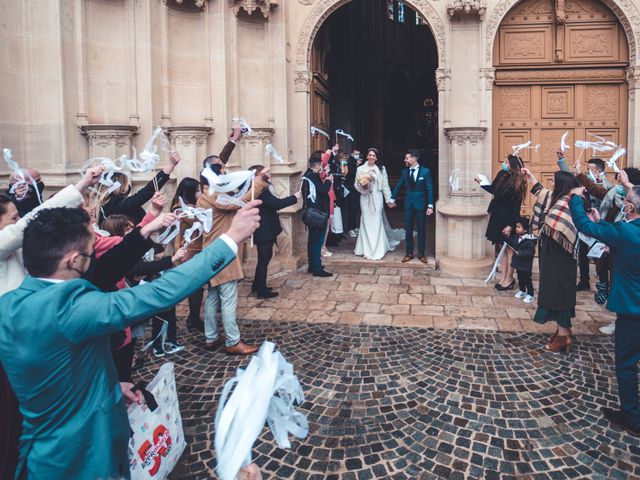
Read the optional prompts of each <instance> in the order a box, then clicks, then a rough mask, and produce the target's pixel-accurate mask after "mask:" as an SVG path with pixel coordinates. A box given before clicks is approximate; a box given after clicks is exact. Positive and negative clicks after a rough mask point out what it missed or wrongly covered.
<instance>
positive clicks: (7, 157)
mask: <svg viewBox="0 0 640 480" xmlns="http://www.w3.org/2000/svg"><path fill="white" fill-rule="evenodd" d="M2 154H3V155H4V161H5V162H7V165H8V167H9V170H11V171H12V172H13V174H14V175H15V176H16V178H17V179H18V180H17V181H16V183H14V184H13V185H11V189H10V190H9V193H12V194H15V193H16V190H17V188H18V187H20V186H21V185H27V186H28V185H29V183H30V184H31V185H33V190H34V191H35V193H36V197H37V198H38V203H42V198H40V192H39V191H38V184H37V182H36V180H35V178H33V177H32V176H31V175H29V174H25V172H24V170H22V169H21V168H20V165H18V163H17V162H16V161H15V160H14V159H13V153H12V152H11V149H10V148H3V149H2ZM27 191H28V190H26V189H25V193H24V195H26V194H27ZM24 195H22V196H21V197H20V198H18V196H17V195H16V200H18V201H21V200H22V199H24Z"/></svg>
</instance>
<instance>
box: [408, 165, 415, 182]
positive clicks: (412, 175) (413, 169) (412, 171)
mask: <svg viewBox="0 0 640 480" xmlns="http://www.w3.org/2000/svg"><path fill="white" fill-rule="evenodd" d="M416 170H417V169H415V168H411V169H409V171H410V172H411V178H412V179H413V181H414V182H415V181H416Z"/></svg>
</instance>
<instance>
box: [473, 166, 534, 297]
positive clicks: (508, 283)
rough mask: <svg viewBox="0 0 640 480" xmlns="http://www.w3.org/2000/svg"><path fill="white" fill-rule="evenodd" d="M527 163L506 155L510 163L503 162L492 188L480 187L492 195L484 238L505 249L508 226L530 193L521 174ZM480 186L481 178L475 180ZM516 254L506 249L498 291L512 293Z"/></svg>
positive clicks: (513, 221) (511, 223) (514, 219)
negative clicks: (505, 233) (526, 195)
mask: <svg viewBox="0 0 640 480" xmlns="http://www.w3.org/2000/svg"><path fill="white" fill-rule="evenodd" d="M523 166H524V163H523V162H522V159H521V158H520V157H518V156H516V155H509V156H507V160H505V161H504V162H503V163H502V168H501V169H500V171H499V172H498V174H497V175H496V177H495V178H494V180H493V182H492V183H491V185H480V186H481V187H482V188H483V189H484V190H486V191H487V192H489V193H490V194H491V195H493V198H492V199H491V203H489V208H488V209H487V213H489V223H488V224H487V232H486V234H485V236H486V237H487V240H489V241H490V242H491V243H493V244H494V245H499V246H502V243H503V242H504V241H505V240H506V237H505V235H504V234H503V233H502V232H503V230H504V229H505V227H511V226H512V225H514V224H515V221H516V220H517V219H518V217H519V216H520V208H521V207H522V201H523V200H524V196H525V194H526V193H527V180H526V178H525V177H524V175H523V174H522V167H523ZM474 180H475V181H476V182H477V183H480V179H479V178H475V179H474ZM512 256H513V251H512V250H511V249H510V248H507V249H506V250H505V254H504V255H503V257H502V261H501V263H500V271H501V272H502V278H501V279H500V281H499V282H498V283H496V285H495V288H496V289H497V290H511V289H512V288H513V286H514V284H515V279H514V278H513V274H514V269H513V267H511V257H512Z"/></svg>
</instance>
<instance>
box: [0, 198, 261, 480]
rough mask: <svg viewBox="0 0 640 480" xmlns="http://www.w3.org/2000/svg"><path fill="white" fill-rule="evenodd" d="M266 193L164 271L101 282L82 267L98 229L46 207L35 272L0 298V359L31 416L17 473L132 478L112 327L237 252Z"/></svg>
mask: <svg viewBox="0 0 640 480" xmlns="http://www.w3.org/2000/svg"><path fill="white" fill-rule="evenodd" d="M259 204H260V201H255V202H251V203H250V204H248V205H247V206H245V208H243V209H242V210H239V211H238V213H237V214H236V216H235V217H234V219H233V222H232V224H231V228H230V229H229V231H228V232H227V233H226V234H223V235H222V236H221V237H220V238H219V239H218V240H216V241H215V242H213V243H212V244H211V245H210V246H209V247H207V248H205V249H204V250H203V251H202V252H201V253H200V254H198V255H196V256H195V257H194V258H193V259H191V260H190V261H188V262H185V263H184V264H182V265H181V266H179V267H177V268H175V269H173V270H171V271H168V272H167V273H165V274H164V275H163V276H162V278H160V279H159V280H156V281H154V282H151V283H147V284H144V285H141V286H138V287H134V288H129V289H125V290H120V291H118V292H108V293H105V292H102V291H100V290H99V289H98V288H97V287H96V286H94V285H93V284H91V283H89V282H88V281H87V280H84V279H82V278H81V277H82V276H83V275H84V274H85V273H86V272H87V269H88V268H89V263H90V259H91V256H92V252H93V242H94V232H93V228H92V226H91V224H90V221H89V216H88V214H87V213H86V212H85V211H84V210H82V209H70V208H53V209H49V210H43V211H42V212H41V213H39V214H38V216H37V217H36V218H35V219H33V220H32V221H31V223H29V225H28V226H27V228H26V230H25V232H24V241H23V250H22V254H23V259H24V265H25V268H26V270H27V271H28V272H29V276H27V277H26V278H25V279H24V281H23V282H22V284H21V285H20V287H19V288H18V289H17V290H14V291H12V292H10V293H7V294H5V295H4V296H3V297H1V298H0V362H2V365H3V366H4V368H5V370H6V373H7V376H8V377H9V381H10V382H11V386H12V387H13V389H14V391H15V394H16V397H17V398H18V401H19V403H20V411H21V413H22V415H23V417H24V420H23V434H22V437H21V439H20V460H19V463H18V467H17V470H16V478H26V479H38V480H58V479H65V480H68V479H97V478H100V479H107V478H119V479H120V478H129V461H128V458H127V446H128V441H129V430H130V427H129V421H128V418H127V411H126V407H125V401H124V398H123V393H124V394H125V395H126V396H127V399H129V400H135V399H136V396H135V395H134V394H133V393H132V392H131V391H127V390H125V389H122V388H121V385H120V383H119V382H118V376H117V374H116V370H115V366H114V363H113V359H112V358H111V349H110V345H109V342H110V340H109V335H110V334H111V333H114V332H117V331H119V330H122V329H124V328H125V327H127V326H131V325H133V324H134V323H135V322H136V321H138V320H140V319H144V318H147V317H149V316H151V315H153V314H155V313H157V312H160V311H163V310H166V309H167V308H169V307H171V306H173V305H175V304H176V303H177V302H179V301H181V300H182V299H184V298H186V297H188V296H189V295H190V294H191V293H193V292H194V291H195V290H197V289H198V288H201V286H202V285H203V284H204V283H206V282H207V281H208V280H209V279H210V278H211V277H213V276H215V275H216V274H217V273H218V272H220V271H221V270H222V269H223V268H224V267H225V266H226V265H228V264H229V263H230V262H231V261H232V260H233V259H234V258H235V256H236V252H237V245H238V243H240V242H242V241H244V240H245V239H246V238H247V237H248V236H249V235H250V234H251V233H252V232H253V231H254V230H255V229H256V227H257V226H258V219H259V216H258V209H257V208H255V207H256V206H257V205H259Z"/></svg>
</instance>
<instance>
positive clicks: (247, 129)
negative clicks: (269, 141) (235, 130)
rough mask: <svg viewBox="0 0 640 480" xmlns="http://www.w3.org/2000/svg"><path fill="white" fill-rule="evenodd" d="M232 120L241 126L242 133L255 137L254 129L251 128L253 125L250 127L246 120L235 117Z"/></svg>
mask: <svg viewBox="0 0 640 480" xmlns="http://www.w3.org/2000/svg"><path fill="white" fill-rule="evenodd" d="M232 120H233V121H234V122H235V123H237V124H238V125H240V129H241V130H242V133H246V134H247V135H253V129H252V128H251V125H249V124H248V123H247V121H246V120H245V119H244V118H242V117H233V119H232Z"/></svg>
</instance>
